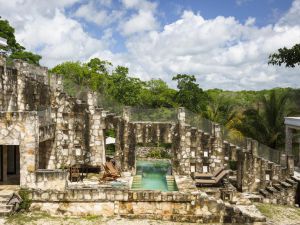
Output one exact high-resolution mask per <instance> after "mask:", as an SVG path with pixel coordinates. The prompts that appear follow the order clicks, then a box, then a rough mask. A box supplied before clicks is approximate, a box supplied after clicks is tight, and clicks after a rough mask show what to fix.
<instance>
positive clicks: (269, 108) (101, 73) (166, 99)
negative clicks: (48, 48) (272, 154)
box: [0, 18, 300, 148]
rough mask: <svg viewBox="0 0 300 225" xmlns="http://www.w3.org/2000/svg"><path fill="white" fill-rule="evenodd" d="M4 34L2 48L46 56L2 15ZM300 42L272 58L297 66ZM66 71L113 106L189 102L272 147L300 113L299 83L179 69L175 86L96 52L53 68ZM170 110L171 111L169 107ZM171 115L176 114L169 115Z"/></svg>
mask: <svg viewBox="0 0 300 225" xmlns="http://www.w3.org/2000/svg"><path fill="white" fill-rule="evenodd" d="M0 37H3V38H5V39H7V44H8V46H7V47H6V48H5V49H3V48H2V50H5V51H7V52H8V53H9V58H10V59H23V60H25V61H27V62H29V63H32V64H36V65H38V64H39V61H40V59H41V56H39V55H36V54H34V53H31V52H27V51H26V50H25V48H24V47H23V46H21V45H20V44H19V43H17V41H16V39H15V35H14V29H13V28H12V27H11V26H10V25H9V22H8V21H6V20H2V19H1V18H0ZM299 46H300V45H299V44H298V45H295V46H294V47H292V48H291V49H287V48H282V49H279V50H278V52H277V53H274V54H271V55H270V56H269V64H272V65H279V66H281V65H282V64H283V65H285V66H286V67H295V66H298V65H299V63H300V48H299ZM50 72H51V73H56V74H60V75H62V76H63V80H64V88H65V91H66V92H67V93H69V94H71V95H75V96H77V97H80V94H81V93H82V92H84V91H85V90H86V89H91V90H93V91H95V92H97V93H98V94H99V98H98V102H99V103H101V104H102V106H104V107H110V106H113V107H112V109H115V110H116V108H117V106H120V108H122V106H123V105H127V106H135V107H139V108H155V109H159V110H158V112H161V113H163V114H167V113H169V112H168V111H166V110H165V109H166V108H178V107H181V106H183V107H185V108H186V109H188V110H190V111H191V112H193V113H194V114H196V115H200V116H202V117H205V118H207V119H209V120H211V121H214V122H217V123H220V124H222V125H223V126H225V127H226V128H227V129H228V130H230V131H231V132H232V134H234V135H236V136H247V137H251V138H253V139H256V140H258V141H260V142H261V143H264V144H266V145H268V146H270V147H272V148H282V146H283V143H284V125H283V121H284V116H289V115H293V116H297V115H298V116H300V113H299V112H300V89H292V88H274V89H271V90H260V91H246V90H245V91H226V90H220V89H211V90H203V89H202V88H201V87H200V85H199V84H198V83H197V82H196V78H195V76H194V75H190V74H175V75H174V76H173V79H172V80H173V82H176V83H177V89H174V88H171V87H170V86H168V84H167V83H166V82H165V81H163V80H161V79H152V80H149V81H143V80H140V79H139V78H135V77H132V76H130V75H129V70H128V68H126V67H123V66H113V65H112V63H111V62H108V61H105V60H102V59H99V58H93V59H91V60H90V61H88V62H86V63H82V62H64V63H61V64H59V65H57V66H55V67H54V68H52V69H51V71H50ZM170 114H171V113H170ZM170 116H172V115H170Z"/></svg>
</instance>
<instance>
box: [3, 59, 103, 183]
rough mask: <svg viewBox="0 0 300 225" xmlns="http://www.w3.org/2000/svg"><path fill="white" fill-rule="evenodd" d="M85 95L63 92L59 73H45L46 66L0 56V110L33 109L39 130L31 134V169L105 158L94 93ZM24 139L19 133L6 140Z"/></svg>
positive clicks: (100, 114)
mask: <svg viewBox="0 0 300 225" xmlns="http://www.w3.org/2000/svg"><path fill="white" fill-rule="evenodd" d="M88 97H89V99H90V100H89V101H88V102H85V101H81V100H79V99H76V98H73V97H71V96H68V95H67V94H66V93H64V92H63V88H62V80H61V78H60V77H59V76H56V75H51V76H49V75H48V71H47V69H46V68H43V67H35V66H32V65H29V64H27V63H25V62H22V61H18V60H16V61H14V63H13V64H12V65H11V66H7V65H6V59H5V58H4V57H2V56H1V57H0V107H1V108H0V111H1V112H3V113H6V112H11V113H12V112H19V113H20V114H24V115H27V114H28V113H29V114H30V113H32V112H35V114H36V117H35V120H36V121H35V122H36V123H38V124H39V125H38V127H39V129H38V132H37V133H34V135H36V139H37V140H38V141H37V142H38V143H37V146H36V148H37V150H36V151H35V154H34V156H33V158H34V159H35V164H34V169H33V170H37V169H60V168H64V167H66V166H69V165H70V164H74V163H77V162H90V163H91V164H93V165H101V164H102V163H103V162H104V160H105V150H104V136H103V129H104V119H103V112H102V109H99V108H97V107H95V106H94V105H93V102H91V99H92V98H93V96H88ZM46 111H47V112H49V113H48V115H47V118H45V117H46V114H45V113H44V112H46ZM2 120H3V119H2ZM4 122H5V121H4ZM20 123H24V124H25V121H22V122H20ZM27 125H28V124H27V123H26V126H27ZM9 129H10V128H9V127H8V128H5V127H4V126H2V127H1V129H0V130H1V131H3V132H4V133H6V132H7V130H9ZM24 129H25V128H24ZM28 129H30V126H29V125H28ZM27 141H28V140H24V137H23V135H18V136H17V137H14V138H11V139H10V143H9V142H8V143H5V145H13V144H14V143H21V142H27ZM0 144H1V143H0ZM22 147H23V146H20V151H23V149H22ZM23 163H24V162H23V159H22V158H21V164H23ZM28 183H30V182H28ZM23 184H25V183H23Z"/></svg>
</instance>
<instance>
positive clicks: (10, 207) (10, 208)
mask: <svg viewBox="0 0 300 225" xmlns="http://www.w3.org/2000/svg"><path fill="white" fill-rule="evenodd" d="M13 207H14V206H13V205H4V204H3V205H0V211H3V210H12V209H13Z"/></svg>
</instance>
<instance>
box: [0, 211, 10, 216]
mask: <svg viewBox="0 0 300 225" xmlns="http://www.w3.org/2000/svg"><path fill="white" fill-rule="evenodd" d="M10 214H11V210H3V211H2V210H0V217H4V216H9V215H10Z"/></svg>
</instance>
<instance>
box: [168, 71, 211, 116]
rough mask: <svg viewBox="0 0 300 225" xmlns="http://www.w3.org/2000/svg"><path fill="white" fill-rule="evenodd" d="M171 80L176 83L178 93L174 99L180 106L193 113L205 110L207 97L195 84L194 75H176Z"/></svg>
mask: <svg viewBox="0 0 300 225" xmlns="http://www.w3.org/2000/svg"><path fill="white" fill-rule="evenodd" d="M172 80H175V81H177V88H178V92H177V94H176V96H175V98H176V101H177V102H178V103H179V104H180V105H181V106H184V107H186V108H187V109H189V110H191V111H192V112H195V113H200V112H204V111H205V110H206V106H207V103H208V99H209V98H208V95H207V93H206V92H204V91H203V90H202V89H201V88H200V87H199V84H197V83H196V78H195V76H194V75H187V74H177V75H176V76H174V77H173V78H172Z"/></svg>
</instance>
